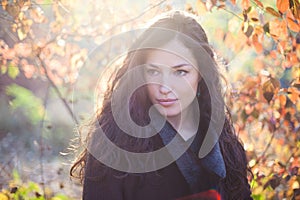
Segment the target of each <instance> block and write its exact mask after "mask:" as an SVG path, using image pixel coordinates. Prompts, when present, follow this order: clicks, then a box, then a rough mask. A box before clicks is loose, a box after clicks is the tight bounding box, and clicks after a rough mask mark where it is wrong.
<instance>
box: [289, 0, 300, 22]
mask: <svg viewBox="0 0 300 200" xmlns="http://www.w3.org/2000/svg"><path fill="white" fill-rule="evenodd" d="M289 2H290V9H291V10H292V13H293V14H294V16H295V17H296V18H297V19H298V20H300V2H299V1H298V0H293V1H289Z"/></svg>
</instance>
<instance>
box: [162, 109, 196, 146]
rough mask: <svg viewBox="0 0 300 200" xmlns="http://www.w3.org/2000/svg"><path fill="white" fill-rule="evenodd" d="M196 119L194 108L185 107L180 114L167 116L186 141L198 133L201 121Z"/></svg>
mask: <svg viewBox="0 0 300 200" xmlns="http://www.w3.org/2000/svg"><path fill="white" fill-rule="evenodd" d="M196 119H197V117H195V113H194V110H193V109H185V110H184V111H182V112H181V114H180V115H177V116H173V117H168V118H167V120H168V122H169V123H170V124H171V125H172V126H173V127H174V128H175V129H176V130H177V132H178V133H179V135H180V136H181V137H182V138H183V139H184V140H185V141H187V140H188V139H189V138H191V137H192V136H194V135H195V134H196V133H197V130H198V126H199V123H198V120H196Z"/></svg>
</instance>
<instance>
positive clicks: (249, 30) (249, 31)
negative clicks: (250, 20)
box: [245, 25, 254, 38]
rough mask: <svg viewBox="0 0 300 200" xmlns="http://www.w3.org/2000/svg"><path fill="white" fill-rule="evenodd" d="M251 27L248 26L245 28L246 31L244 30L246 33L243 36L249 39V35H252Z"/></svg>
mask: <svg viewBox="0 0 300 200" xmlns="http://www.w3.org/2000/svg"><path fill="white" fill-rule="evenodd" d="M253 30H254V29H253V26H251V25H250V26H248V27H247V30H246V32H245V35H246V36H247V37H248V38H249V37H250V36H251V35H252V33H253Z"/></svg>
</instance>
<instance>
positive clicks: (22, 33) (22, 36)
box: [17, 28, 27, 40]
mask: <svg viewBox="0 0 300 200" xmlns="http://www.w3.org/2000/svg"><path fill="white" fill-rule="evenodd" d="M17 33H18V37H19V39H20V40H24V39H25V38H26V37H27V33H24V31H23V30H22V28H18V29H17Z"/></svg>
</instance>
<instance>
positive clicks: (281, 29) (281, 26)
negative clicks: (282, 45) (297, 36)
mask: <svg viewBox="0 0 300 200" xmlns="http://www.w3.org/2000/svg"><path fill="white" fill-rule="evenodd" d="M269 30H270V34H271V36H272V37H273V38H274V39H276V40H277V39H279V38H280V39H282V41H284V40H285V39H286V38H287V37H288V30H287V27H286V23H285V22H284V21H282V20H279V19H275V20H272V21H270V22H269Z"/></svg>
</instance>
